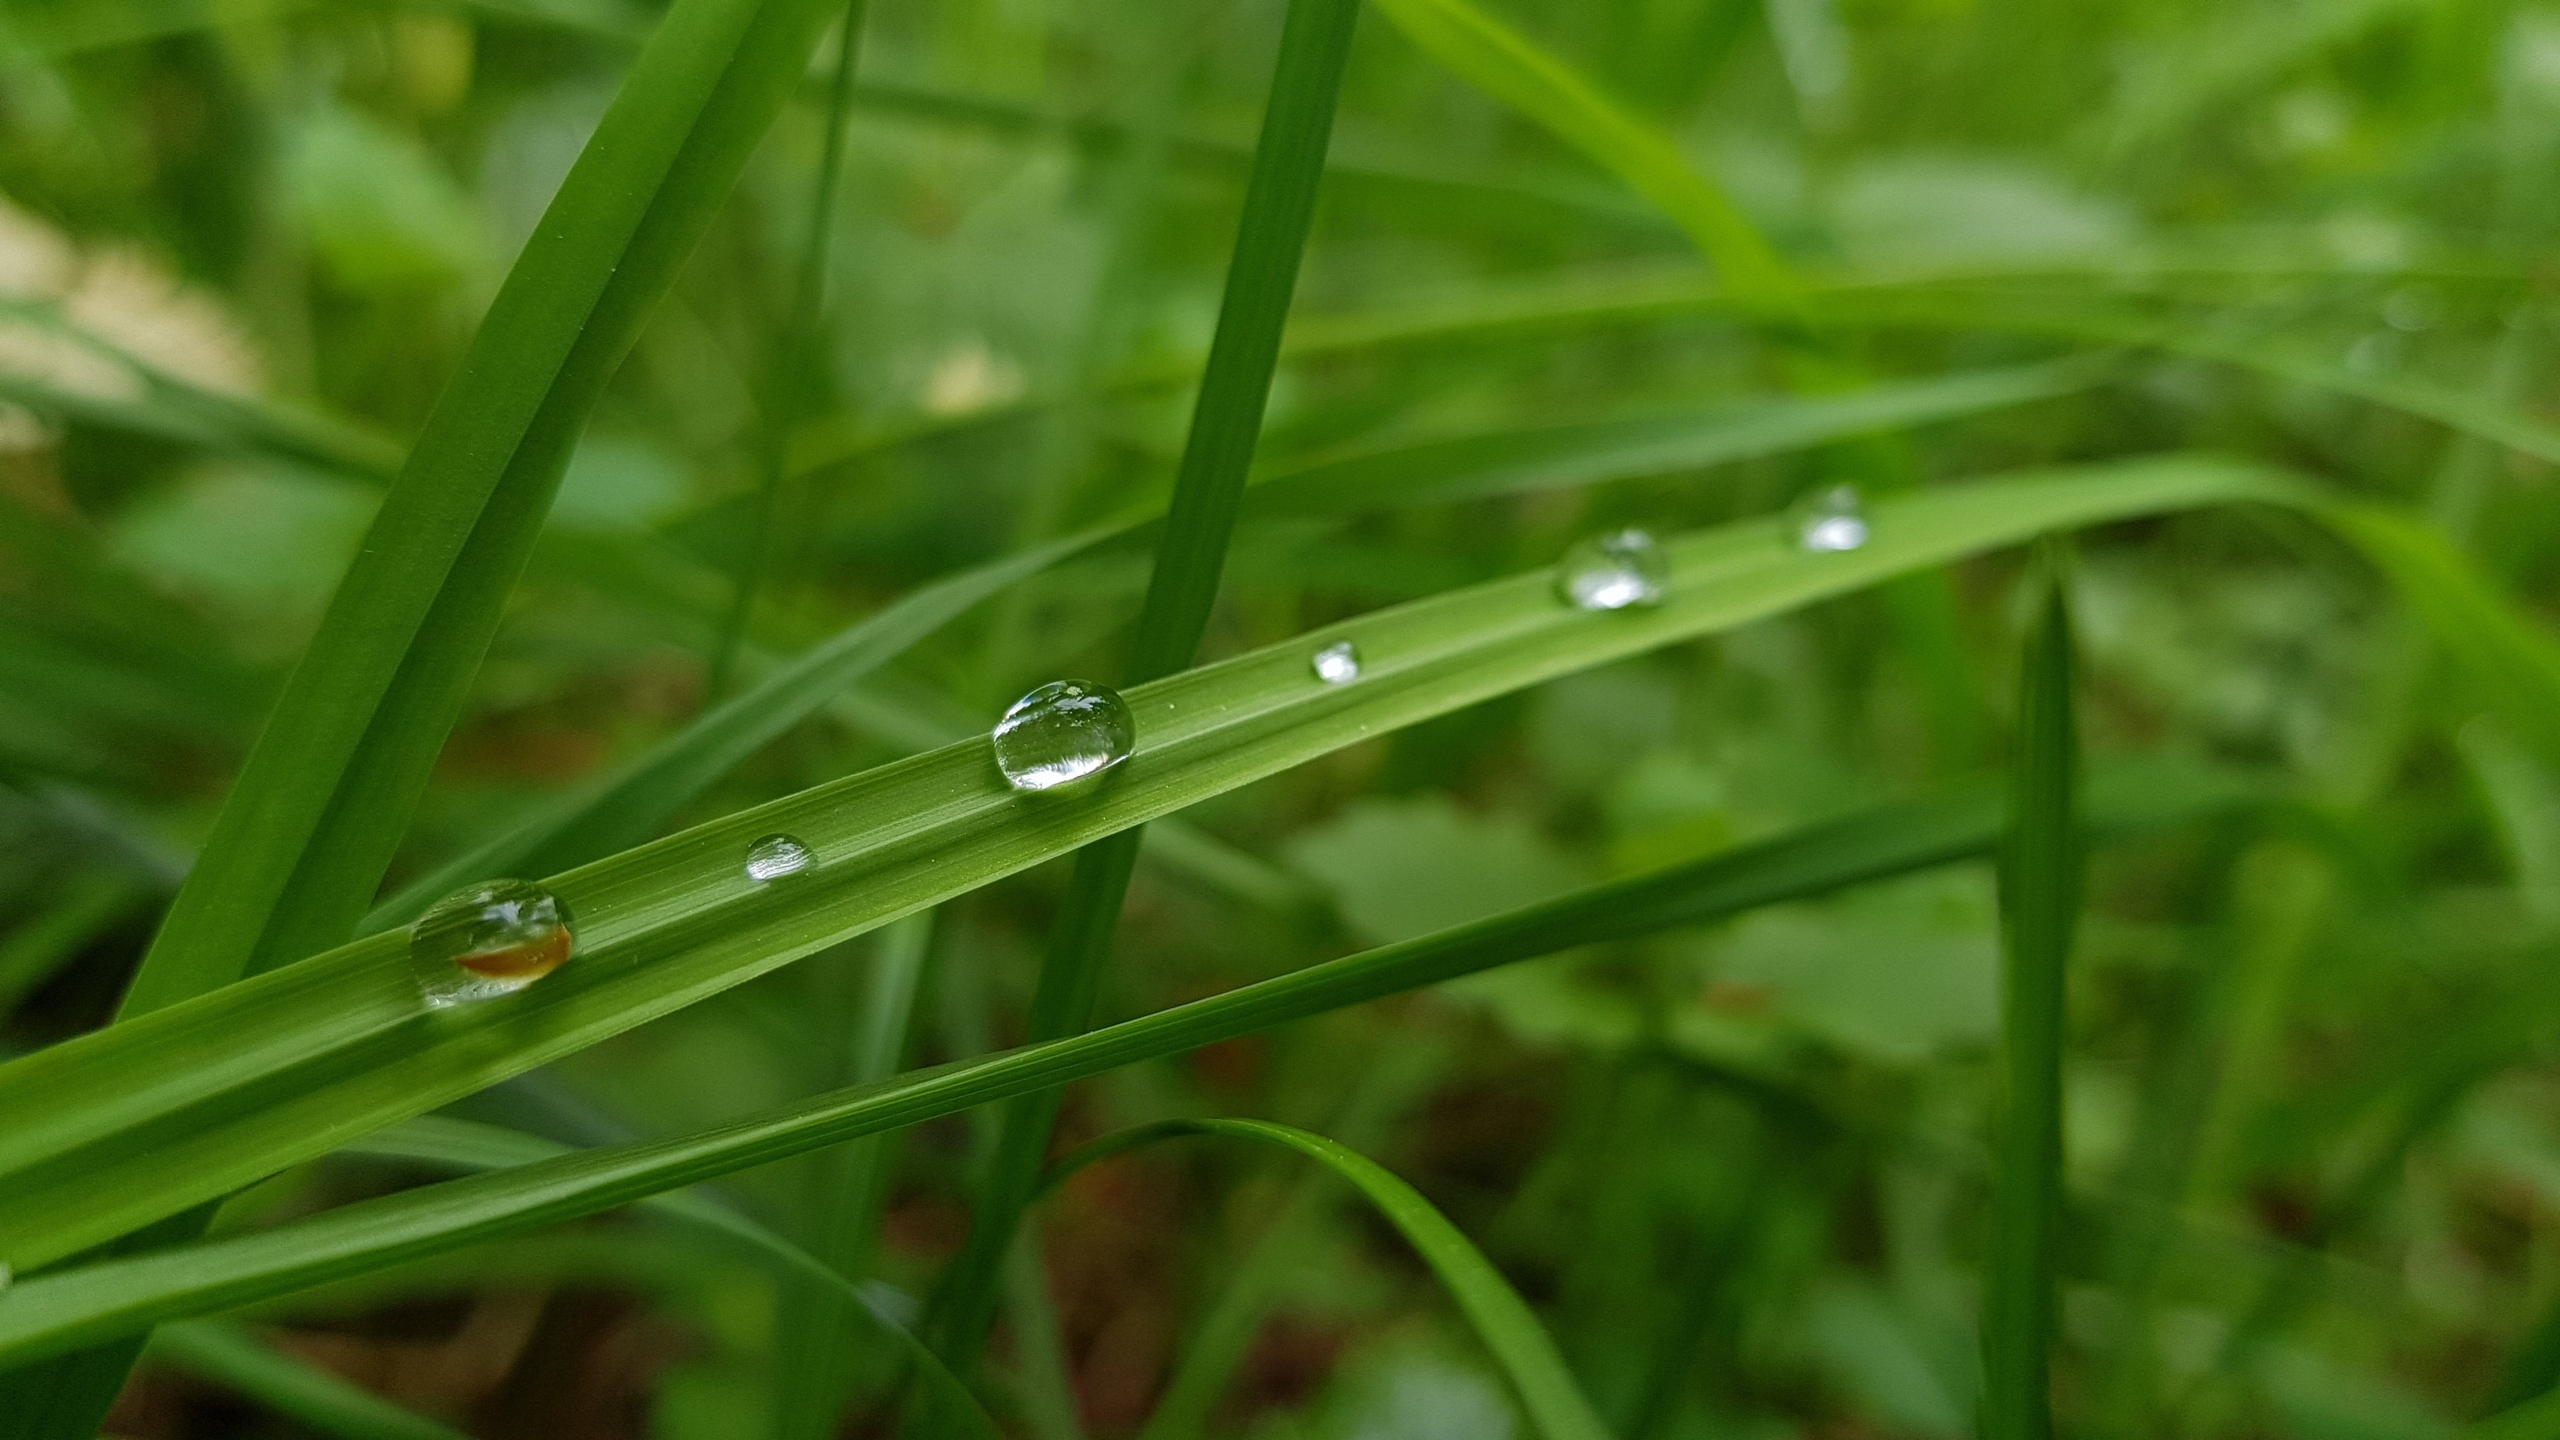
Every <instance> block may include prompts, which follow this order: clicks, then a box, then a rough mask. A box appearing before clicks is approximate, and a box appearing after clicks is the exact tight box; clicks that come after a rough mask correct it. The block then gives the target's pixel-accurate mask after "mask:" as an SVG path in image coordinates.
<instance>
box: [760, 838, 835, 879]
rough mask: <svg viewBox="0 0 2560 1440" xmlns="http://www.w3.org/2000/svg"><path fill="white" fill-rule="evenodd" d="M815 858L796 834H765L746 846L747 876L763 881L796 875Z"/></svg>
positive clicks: (806, 867)
mask: <svg viewBox="0 0 2560 1440" xmlns="http://www.w3.org/2000/svg"><path fill="white" fill-rule="evenodd" d="M816 858H818V857H817V856H815V855H813V854H811V853H810V852H809V847H808V846H806V845H803V844H801V843H800V839H799V837H798V836H796V835H767V836H765V837H764V838H762V839H760V840H758V841H756V842H755V843H754V844H752V845H749V846H748V847H747V878H748V879H750V880H757V881H763V880H779V879H781V878H782V877H783V876H785V875H797V874H799V873H800V872H801V871H803V870H806V869H808V868H809V862H810V861H812V860H815V859H816Z"/></svg>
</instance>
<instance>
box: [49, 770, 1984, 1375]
mask: <svg viewBox="0 0 2560 1440" xmlns="http://www.w3.org/2000/svg"><path fill="white" fill-rule="evenodd" d="M1999 824H2000V822H1999V800H1998V796H1997V795H1996V794H1995V793H1993V792H1991V791H1989V790H1987V789H1986V790H1978V791H1973V792H1967V793H1964V794H1960V795H1956V796H1953V797H1949V798H1945V799H1940V800H1935V801H1919V802H1910V803H1906V804H1902V805H1897V806H1888V807H1883V808H1880V809H1877V810H1873V811H1868V812H1864V813H1861V814H1858V815H1854V816H1850V817H1848V818H1846V819H1843V820H1839V821H1835V822H1832V823H1829V824H1825V825H1817V826H1812V827H1808V828H1807V829H1804V830H1801V831H1798V832H1794V833H1792V834H1789V835H1785V836H1780V837H1777V838H1774V839H1772V840H1768V841H1763V842H1760V843H1757V844H1754V845H1750V846H1746V847H1742V848H1739V849H1736V850H1733V851H1729V852H1725V853H1723V854H1720V855H1717V856H1714V857H1712V858H1709V859H1706V860H1701V861H1695V862H1691V863H1689V864H1687V865H1683V866H1678V867H1674V868H1672V869H1668V870H1665V871H1661V872H1657V873H1655V874H1651V875H1645V876H1639V877H1634V878H1631V879H1627V880H1621V881H1616V882H1612V883H1610V884H1607V885H1602V886H1596V887H1592V888H1590V889H1587V890H1584V891H1580V892H1577V893H1575V894H1573V895H1569V896H1566V897H1563V898H1561V899H1558V900H1554V901H1549V902H1547V903H1545V904H1542V905H1537V906H1530V907H1525V908H1522V909H1519V910H1515V911H1512V912H1510V913H1508V914H1505V915H1502V916H1497V917H1494V918H1493V919H1489V920H1485V921H1480V922H1477V923H1475V924H1473V925H1468V926H1463V927H1459V928H1457V929H1453V930H1448V931H1442V932H1439V933H1437V934H1434V935H1430V936H1425V937H1423V938H1421V939H1417V940H1412V941H1407V942H1404V943H1402V944H1398V945H1390V946H1385V947H1382V948H1380V949H1377V950H1371V951H1366V952H1363V953H1361V954H1359V955H1354V956H1350V957H1346V958H1344V959H1341V960H1335V961H1330V962H1327V963H1325V964H1322V965H1318V966H1314V967H1311V968H1309V969H1306V970H1302V971H1299V972H1296V973H1294V974H1290V975H1286V976H1282V977H1279V978H1276V979H1273V980H1267V981H1263V982H1260V983H1259V984H1256V985H1250V986H1246V987H1244V988H1242V989H1240V990H1235V991H1231V992H1228V993H1227V994H1224V995H1220V996H1216V997H1213V998H1210V999H1207V1000H1202V1001H1197V1002H1194V1003H1193V1004H1190V1005H1187V1006H1182V1007H1179V1008H1177V1009H1174V1010H1168V1011H1162V1012H1158V1013H1157V1014H1154V1015H1150V1016H1147V1017H1145V1018H1142V1019H1138V1020H1132V1021H1127V1022H1124V1023H1122V1024H1119V1025H1114V1026H1110V1027H1107V1028H1105V1029H1102V1030H1097V1031H1091V1032H1087V1033H1085V1034H1083V1035H1078V1036H1071V1037H1068V1038H1066V1039H1062V1040H1053V1041H1048V1042H1045V1043H1041V1044H1036V1045H1029V1046H1025V1047H1022V1048H1020V1049H1017V1050H1012V1051H1006V1052H1003V1053H1001V1054H997V1055H993V1056H987V1057H982V1058H979V1059H976V1060H969V1061H963V1062H959V1063H957V1064H953V1065H945V1066H940V1067H937V1068H934V1069H931V1070H925V1071H919V1072H915V1073H912V1074H909V1075H904V1076H900V1077H899V1078H897V1079H895V1080H892V1081H888V1082H885V1083H883V1084H880V1085H874V1086H862V1087H856V1088H855V1089H853V1090H849V1091H838V1092H834V1093H831V1094H828V1095H822V1096H818V1097H814V1098H813V1099H810V1100H807V1101H802V1102H798V1103H795V1104H793V1105H790V1106H786V1107H782V1108H780V1109H777V1110H774V1111H769V1112H766V1113H765V1114H763V1115H759V1116H755V1117H750V1118H749V1119H746V1120H743V1121H740V1122H737V1123H734V1124H731V1125H727V1126H722V1127H719V1128H717V1129H715V1130H711V1131H707V1132H703V1133H701V1134H697V1135H692V1136H685V1137H678V1138H675V1139H671V1140H664V1141H654V1142H647V1143H642V1144H637V1145H628V1146H620V1147H615V1148H613V1149H608V1150H597V1151H589V1152H583V1153H580V1154H576V1155H571V1156H564V1157H560V1158H557V1159H549V1160H542V1161H539V1162H536V1163H532V1164H526V1165H520V1166H518V1167H516V1168H513V1169H511V1170H508V1171H504V1172H500V1173H496V1174H491V1175H485V1176H479V1177H474V1178H470V1179H465V1180H459V1181H453V1182H449V1183H447V1184H443V1185H437V1186H432V1187H428V1188H425V1189H420V1190H413V1191H408V1192H404V1193H402V1194H399V1195H394V1196H389V1197H385V1198H383V1199H379V1200H372V1201H366V1202H363V1203H361V1204H358V1205H353V1206H349V1207H346V1208H344V1209H340V1210H336V1211H331V1212H329V1213H327V1214H325V1215H322V1216H318V1217H314V1218H313V1219H310V1220H305V1221H299V1222H296V1223H294V1224H291V1225H286V1226H282V1227H279V1228H277V1229H275V1230H271V1231H266V1232H261V1233H257V1234H251V1235H244V1236H236V1237H228V1238H224V1239H219V1240H212V1241H205V1242H200V1243H198V1244H195V1245H191V1246H183V1247H179V1248H176V1249H172V1250H168V1251H163V1252H160V1253H158V1254H156V1255H150V1256H142V1257H137V1258H131V1259H121V1260H111V1261H107V1262H103V1263H100V1264H95V1265H88V1266H82V1267H79V1268H76V1269H71V1270H67V1271H64V1272H62V1273H60V1274H52V1275H35V1276H31V1277H29V1278H26V1279H22V1280H20V1281H19V1282H18V1283H17V1284H16V1285H14V1286H12V1287H10V1288H9V1289H8V1290H6V1291H0V1361H8V1362H18V1361H23V1360H26V1359H29V1358H34V1357H37V1356H41V1355H44V1354H50V1353H56V1352H59V1351H60V1350H63V1349H65V1348H69V1347H71V1346H75V1345H80V1344H86V1343H91V1342H94V1341H95V1340H98V1339H102V1338H105V1337H108V1336H112V1335H116V1334H119V1333H123V1332H125V1331H127V1330H131V1329H133V1328H136V1327H138V1326H141V1325H146V1324H150V1323H154V1322H156V1321H158V1320H163V1319H170V1318H176V1317H179V1316H182V1315H186V1314H197V1313H203V1312H206V1311H210V1310H218V1309H225V1308H231V1307H233V1306H237V1305H241V1304H246V1303H248V1302H250V1301H252V1300H254V1299H259V1298H263V1297H266V1296H272V1295H279V1294H285V1293H290V1292H291V1291H293V1290H295V1289H300V1288H305V1287H308V1286H310V1285H315V1284H320V1283H324V1282H325V1281H328V1280H331V1279H336V1278H341V1277H343V1276H346V1275H351V1274H357V1273H361V1272H363V1271H366V1270H369V1269H374V1268H379V1267H381V1266H384V1265H390V1264H396V1263H399V1262H401V1261H404V1260H408V1259H413V1258H416V1257H418V1256H422V1255H426V1254H432V1253H437V1252H441V1251H443V1250H448V1249H452V1248H454V1247H456V1246H460V1245H465V1244H469V1243H471V1242H472V1241H474V1240H478V1239H485V1238H491V1237H494V1236H496V1235H499V1234H505V1233H516V1232H520V1231H522V1230H527V1229H532V1228H535V1227H538V1226H541V1225H545V1224H549V1223H552V1222H554V1221H557V1220H562V1219H567V1218H571V1217H572V1216H575V1215H583V1214H594V1213H597V1212H599V1211H602V1210H606V1209H611V1208H615V1207H617V1206H620V1205H623V1204H627V1203H630V1202H631V1201H634V1200H636V1199H639V1198H640V1197H642V1196H645V1195H655V1194H659V1193H661V1192H663V1191H668V1190H673V1189H676V1188H678V1187H680V1186H684V1185H688V1184H692V1183H695V1182H697V1181H700V1180H704V1179H709V1178H713V1177H714V1176H717V1175H721V1174H727V1173H731V1172H733V1171H736V1170H739V1169H744V1168H747V1167H749V1166H752V1165H757V1164H763V1163H767V1162H770V1161H772V1160H776V1159H780V1158H782V1157H783V1156H785V1155H790V1154H798V1153H801V1152H803V1151H806V1150H809V1149H813V1148H815V1147H817V1146H820V1145H826V1144H832V1143H836V1142H839V1141H843V1140H848V1139H853V1138H856V1137H858V1136H861V1135H869V1134H877V1133H880V1132H882V1131H885V1130H891V1129H896V1128H899V1127H902V1126H906V1125H911V1124H916V1123H920V1122H921V1121H923V1120H926V1119H931V1118H934V1117H936V1116H940V1115H948V1114H956V1113H959V1112H960V1111H963V1110H967V1109H970V1108H973V1107H975V1106H978V1105H982V1104H985V1103H987V1102H988V1101H991V1100H996V1099H1001V1098H1005V1097H1007V1096H1010V1095H1017V1094H1024V1093H1030V1092H1033V1091H1037V1090H1040V1089H1044V1088H1048V1087H1051V1086H1054V1085H1059V1084H1063V1083H1065V1082H1066V1081H1068V1080H1071V1079H1076V1078H1080V1077H1082V1076H1085V1075H1091V1074H1099V1073H1101V1072H1103V1071H1105V1070H1110V1069H1115V1068H1118V1067H1119V1066H1121V1065H1125V1064H1129V1063H1132V1062H1134V1061H1136V1060H1141V1059H1148V1058H1153V1057H1156V1056H1160V1055H1168V1054H1175V1053H1179V1052H1181V1051H1183V1050H1187V1049H1192V1048H1196V1047H1197V1046H1200V1045H1204V1044H1209V1043H1212V1042H1214V1041H1216V1040H1220V1039H1225V1038H1229V1037H1232V1036H1235V1035H1241V1034H1247V1033H1251V1032H1253V1031H1256V1030H1263V1029H1268V1028H1270V1027H1272V1026H1274V1025H1279V1024H1284V1023H1287V1022H1288V1021H1291V1020H1296V1019H1304V1018H1307V1017H1309V1016H1312V1015H1318V1014H1322V1013H1325V1012H1326V1011H1330V1010H1335V1009H1339V1008H1341V1007H1343V1006H1345V1005H1352V1004H1358V1003H1361V1002H1363V1001H1367V1000H1373V999H1379V998H1382V997H1384V996H1387V995H1392V994H1397V993H1401V992H1403V991H1407V990H1412V989H1418V988H1421V987H1423V986H1426V985H1432V984H1437V983H1439V982H1441V981H1443V980H1447V979H1451V978H1454V977H1456V976H1458V975H1462V974H1469V973H1473V972H1475V971H1478V970H1482V969H1486V968H1489V967H1491V966H1495V965H1500V964H1505V963H1509V962H1510V961H1514V960H1521V959H1528V958H1531V957H1533V956H1537V955H1544V954H1550V953H1553V952H1555V951H1557V950H1559V949H1565V948H1571V947H1573V946H1578V945H1586V944H1594V943H1600V942H1604V941H1608V940H1613V939H1623V938H1627V937H1631V936H1635V935H1642V934H1647V933H1652V932H1655V931H1658V930H1662V929H1667V928H1672V927H1675V926H1683V925H1698V924H1705V923H1709V922H1712V921H1714V920H1717V919H1720V918H1722V917H1724V916H1727V915H1732V914H1737V913H1740V912H1742V911H1744V910H1748V909H1751V908H1754V907H1756V906H1760V905H1766V904H1773V903H1776V902H1779V901H1782V900H1787V899H1796V898H1802V897H1805V896H1809V895H1818V894H1822V893H1826V892H1828V891H1832V890H1836V889H1839V888H1841V887H1843V886H1847V885H1852V884H1855V883H1858V882H1859V881H1862V880H1867V879H1872V878H1877V877H1880V876H1885V875H1892V874H1900V873H1904V872H1906V871H1909V870H1913V869H1918V868H1921V867H1924V866H1929V865H1936V864H1943V863H1946V862H1948V861H1951V860H1956V859H1962V858H1967V857H1971V856H1977V855H1981V854H1984V853H1986V852H1987V851H1988V850H1989V849H1990V848H1991V847H1992V845H1993V844H1994V843H1995V842H1996V840H1997V837H1998V834H1999ZM564 973H566V972H564ZM451 1125H452V1122H442V1121H439V1122H435V1128H437V1129H440V1130H447V1131H449V1130H450V1128H451ZM416 1128H417V1127H416V1125H415V1124H414V1122H413V1124H412V1125H411V1126H410V1127H404V1131H402V1132H394V1135H395V1137H397V1136H399V1135H402V1134H405V1133H409V1132H413V1131H414V1130H415V1129H416ZM480 1128H485V1127H480ZM391 1143H394V1144H397V1143H405V1142H402V1141H399V1140H397V1139H396V1138H395V1140H394V1141H393V1142H391ZM514 1143H519V1144H524V1143H529V1144H537V1145H538V1144H542V1143H543V1142H538V1141H531V1140H530V1137H524V1140H523V1141H520V1142H514ZM364 1144H365V1147H366V1148H369V1149H374V1150H382V1149H384V1148H385V1147H384V1145H383V1144H382V1143H381V1142H376V1141H367V1142H364ZM8 1233H9V1234H10V1235H11V1236H12V1237H13V1238H15V1237H17V1236H18V1235H19V1234H20V1231H19V1229H18V1228H16V1227H14V1226H13V1227H11V1228H10V1229H9V1231H8Z"/></svg>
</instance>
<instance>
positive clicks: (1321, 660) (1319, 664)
mask: <svg viewBox="0 0 2560 1440" xmlns="http://www.w3.org/2000/svg"><path fill="white" fill-rule="evenodd" d="M1311 663H1312V664H1313V665H1314V666H1315V672H1316V678H1317V679H1319V680H1321V681H1323V682H1324V683H1326V684H1327V685H1348V684H1350V683H1351V682H1352V681H1354V680H1357V679H1359V678H1360V651H1359V648H1358V647H1357V646H1354V645H1353V644H1352V643H1351V642H1350V641H1348V640H1337V641H1335V642H1334V643H1333V644H1331V645H1327V646H1326V647H1324V648H1323V649H1321V650H1319V651H1317V652H1316V658H1315V659H1314V661H1313V662H1311Z"/></svg>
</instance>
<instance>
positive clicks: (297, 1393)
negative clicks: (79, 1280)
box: [151, 1320, 470, 1440]
mask: <svg viewBox="0 0 2560 1440" xmlns="http://www.w3.org/2000/svg"><path fill="white" fill-rule="evenodd" d="M151 1348H152V1351H153V1352H154V1353H156V1354H157V1355H159V1356H160V1357H161V1358H162V1359H165V1360H168V1361H169V1362H171V1363H172V1364H175V1365H177V1366H179V1367H181V1368H183V1369H187V1370H192V1371H194V1372H196V1373H197V1374H199V1375H202V1376H204V1377H205V1378H207V1379H209V1380H216V1381H219V1382H221V1383H223V1384H225V1385H228V1386H230V1387H231V1388H232V1389H234V1390H237V1391H239V1392H240V1393H241V1394H243V1395H246V1396H248V1397H249V1398H251V1399H253V1400H257V1401H259V1402H261V1403H263V1404H265V1405H266V1406H267V1407H268V1408H269V1409H272V1410H274V1411H276V1412H277V1413H279V1414H282V1415H286V1416H290V1417H291V1418H293V1419H296V1420H299V1421H301V1422H302V1423H303V1424H305V1425H308V1426H310V1427H311V1428H312V1429H314V1430H318V1431H320V1432H321V1433H322V1434H325V1435H335V1436H338V1437H340V1440H470V1437H468V1436H466V1435H464V1434H463V1433H462V1432H461V1431H459V1430H456V1429H454V1428H453V1427H452V1426H450V1425H445V1424H441V1423H439V1422H437V1421H434V1420H430V1419H428V1418H427V1417H426V1416H424V1415H420V1414H418V1413H417V1412H415V1411H412V1410H404V1409H402V1408H401V1407H399V1406H397V1405H394V1404H392V1403H391V1402H390V1401H388V1400H385V1399H383V1398H382V1397H380V1396H378V1395H376V1394H374V1393H373V1392H372V1391H370V1390H366V1389H364V1388H362V1387H360V1386H356V1385H352V1384H349V1383H348V1382H346V1381H344V1380H341V1379H339V1378H338V1377H337V1376H335V1375H332V1374H330V1373H329V1372H328V1371H326V1370H322V1369H320V1368H318V1367H317V1366H313V1365H310V1364H306V1363H304V1362H303V1361H300V1360H297V1359H295V1358H293V1357H292V1356H290V1355H286V1354H283V1353H282V1352H280V1351H277V1350H274V1349H270V1348H269V1347H267V1346H266V1345H263V1344H261V1343H259V1341H258V1339H257V1337H256V1336H254V1335H251V1334H250V1333H249V1332H248V1331H247V1330H245V1329H243V1328H241V1327H240V1326H238V1325H233V1324H230V1323H227V1322H225V1321H220V1320H191V1321H189V1322H187V1323H186V1324H183V1325H172V1326H170V1327H168V1328H167V1329H165V1330H162V1331H160V1332H159V1333H158V1334H156V1335H154V1336H153V1337H152V1342H151Z"/></svg>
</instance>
